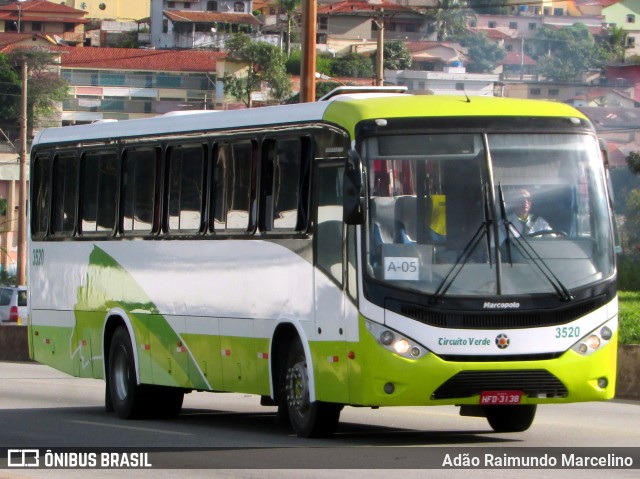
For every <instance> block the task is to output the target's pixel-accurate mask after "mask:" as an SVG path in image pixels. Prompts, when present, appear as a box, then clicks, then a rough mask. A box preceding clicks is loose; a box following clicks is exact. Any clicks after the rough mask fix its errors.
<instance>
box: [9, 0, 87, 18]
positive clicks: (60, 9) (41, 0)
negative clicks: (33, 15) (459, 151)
mask: <svg viewBox="0 0 640 479" xmlns="http://www.w3.org/2000/svg"><path fill="white" fill-rule="evenodd" d="M18 6H20V9H21V10H22V14H23V15H24V14H25V13H26V12H40V13H56V14H60V13H66V14H67V15H71V14H75V15H80V14H82V15H84V14H86V13H88V12H85V11H84V10H78V9H76V8H71V7H67V6H66V5H62V4H60V3H53V2H48V1H47V0H31V1H29V2H15V3H10V4H9V5H4V6H2V7H0V11H11V12H17V11H18Z"/></svg>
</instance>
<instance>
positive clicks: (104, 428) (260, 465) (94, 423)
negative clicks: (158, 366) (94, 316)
mask: <svg viewBox="0 0 640 479" xmlns="http://www.w3.org/2000/svg"><path fill="white" fill-rule="evenodd" d="M103 402H104V383H103V382H102V381H98V380H93V379H79V378H71V377H69V376H67V375H65V374H63V373H59V372H57V371H55V370H53V369H51V368H49V367H46V366H42V365H39V364H34V363H8V362H5V363H2V362H0V451H3V452H4V454H5V457H6V452H7V448H9V449H33V448H35V449H38V450H39V452H40V454H41V455H42V457H41V458H40V460H42V459H43V457H44V456H43V455H44V453H45V451H46V450H47V449H50V450H51V451H52V452H54V453H58V452H60V453H61V455H60V456H59V457H63V456H64V457H67V458H68V457H69V453H71V454H72V455H73V454H79V453H84V454H96V456H95V457H96V458H97V461H96V462H98V463H99V459H100V454H102V453H103V452H113V451H115V452H119V453H122V452H125V453H126V454H131V453H136V454H142V453H143V452H147V453H148V455H147V459H148V460H149V462H150V463H152V465H153V466H154V468H155V469H152V470H148V469H147V470H144V469H136V470H128V471H126V472H125V471H123V470H122V469H103V470H91V471H87V470H84V471H82V470H77V469H76V470H69V469H66V470H62V469H60V468H58V469H56V470H52V469H51V470H49V469H47V470H45V469H37V470H27V469H25V468H6V464H7V460H6V459H0V478H2V479H4V478H11V479H13V478H22V477H43V478H55V477H60V478H62V477H64V478H67V477H88V476H90V477H93V476H94V475H95V476H98V475H99V476H100V477H114V478H115V477H117V478H121V477H122V475H123V474H126V475H127V477H141V478H146V477H149V478H154V479H156V478H157V477H183V476H184V475H185V474H186V475H188V476H189V477H190V478H191V477H233V478H236V477H243V478H245V477H246V478H258V477H259V478H261V479H262V478H269V477H278V478H286V477H296V478H303V477H304V478H306V477H314V478H315V477H319V478H331V479H336V478H337V477H346V476H348V477H349V478H358V477H363V478H377V477H384V478H385V479H386V478H389V477H403V478H404V477H407V476H410V477H427V476H428V477H460V478H462V477H464V478H467V477H469V475H470V474H471V475H472V477H492V478H496V477H509V478H516V479H517V478H529V477H536V478H539V476H540V470H541V469H545V477H563V478H564V477H580V478H585V477H594V478H595V477H603V476H604V475H605V474H610V475H611V477H616V478H617V477H638V476H639V475H640V474H639V472H640V471H639V469H638V467H640V447H639V446H640V404H639V403H637V402H628V401H627V402H625V401H617V400H614V401H610V402H606V403H578V404H569V405H556V406H540V407H539V408H538V414H537V417H536V420H535V422H534V424H533V426H532V427H531V429H529V430H528V431H526V432H524V433H518V434H497V433H494V432H493V431H492V430H491V429H490V427H489V426H488V424H487V422H486V420H485V419H483V418H469V417H460V416H459V415H458V409H457V408H455V407H449V406H440V407H432V408H426V407H423V408H418V407H401V408H382V409H379V410H371V409H367V408H351V407H347V408H345V409H344V410H343V413H342V416H341V422H340V427H339V429H338V432H337V434H336V435H335V436H334V437H333V438H330V439H315V440H309V439H300V438H298V437H296V436H294V435H293V434H292V433H291V432H290V431H288V430H286V429H281V428H278V427H277V426H276V424H275V408H273V407H262V406H260V405H259V398H258V397H256V396H250V395H243V394H210V393H192V394H188V395H187V396H186V397H185V402H184V407H183V410H182V413H181V414H180V416H179V417H178V418H177V419H174V420H164V421H163V420H148V421H122V420H119V419H117V418H116V417H115V415H113V414H109V413H106V412H104V406H103ZM118 448H125V449H118ZM156 448H158V449H156ZM558 448H561V449H558ZM576 448H577V449H576ZM583 448H590V449H583ZM593 448H599V449H593ZM63 453H64V454H63ZM65 454H66V456H65ZM545 454H546V455H547V459H549V456H555V457H558V458H560V457H561V455H562V454H566V456H565V457H568V455H569V454H575V456H576V457H577V456H582V455H585V454H589V455H590V456H592V455H594V454H595V455H604V456H607V455H608V454H613V455H614V456H618V457H627V456H628V457H631V458H633V460H634V466H633V467H634V468H635V469H633V468H626V467H623V468H617V469H611V468H609V467H589V468H587V469H551V468H547V467H538V468H537V469H532V468H518V469H513V468H509V469H505V468H499V467H495V466H496V464H498V463H497V462H495V461H498V460H500V459H501V458H511V457H513V456H519V455H524V456H525V457H529V458H531V457H535V460H543V459H542V458H543V456H545ZM487 455H490V456H492V457H493V458H494V462H493V463H491V464H490V467H487V464H486V463H485V462H484V461H486V457H487ZM0 457H1V456H0ZM76 457H81V456H76ZM86 457H89V456H86ZM86 457H85V458H86ZM119 457H120V456H119ZM140 457H142V456H140ZM476 457H477V458H478V460H482V461H483V462H482V463H481V465H482V466H484V467H482V468H456V467H447V468H445V469H441V468H439V467H440V466H441V465H442V464H443V463H444V462H446V461H449V462H455V460H456V458H457V459H458V460H464V459H465V458H466V459H467V460H473V459H474V458H476ZM132 458H133V459H132ZM125 459H128V460H130V461H133V460H134V459H136V458H135V457H134V456H130V457H127V458H125ZM529 460H531V459H529ZM454 465H455V464H454ZM3 467H5V468H4V469H3ZM158 468H162V469H163V470H162V471H160V470H159V469H158ZM187 469H188V471H187V472H185V471H186V470H187ZM347 470H348V473H347ZM470 471H471V472H470ZM431 473H433V474H431ZM416 474H418V475H416Z"/></svg>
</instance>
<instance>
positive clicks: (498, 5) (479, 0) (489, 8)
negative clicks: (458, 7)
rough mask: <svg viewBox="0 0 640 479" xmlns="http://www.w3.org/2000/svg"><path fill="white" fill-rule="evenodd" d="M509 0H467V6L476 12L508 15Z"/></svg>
mask: <svg viewBox="0 0 640 479" xmlns="http://www.w3.org/2000/svg"><path fill="white" fill-rule="evenodd" d="M509 4H510V3H509V0H491V1H490V2H488V1H487V0H469V6H470V7H471V8H472V9H473V11H474V12H476V13H481V14H493V15H509V12H510V8H509Z"/></svg>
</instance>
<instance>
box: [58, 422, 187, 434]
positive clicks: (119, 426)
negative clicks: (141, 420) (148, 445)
mask: <svg viewBox="0 0 640 479" xmlns="http://www.w3.org/2000/svg"><path fill="white" fill-rule="evenodd" d="M70 422H74V423H76V424H86V425H88V426H104V427H115V428H118V429H133V430H134V431H146V432H159V433H161V434H175V435H178V436H193V435H194V434H193V433H189V432H176V431H166V430H164V429H152V428H149V427H135V426H122V425H119V424H107V423H106V422H94V421H76V420H71V421H70Z"/></svg>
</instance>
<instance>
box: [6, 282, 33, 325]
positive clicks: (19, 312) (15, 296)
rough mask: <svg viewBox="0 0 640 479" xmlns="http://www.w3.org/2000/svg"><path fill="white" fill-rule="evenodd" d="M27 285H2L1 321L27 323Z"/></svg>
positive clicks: (7, 323)
mask: <svg viewBox="0 0 640 479" xmlns="http://www.w3.org/2000/svg"><path fill="white" fill-rule="evenodd" d="M28 314H29V308H28V306H27V287H26V286H0V323H1V324H3V325H10V324H27V315H28Z"/></svg>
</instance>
